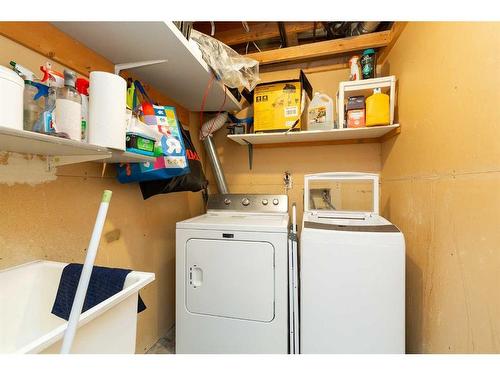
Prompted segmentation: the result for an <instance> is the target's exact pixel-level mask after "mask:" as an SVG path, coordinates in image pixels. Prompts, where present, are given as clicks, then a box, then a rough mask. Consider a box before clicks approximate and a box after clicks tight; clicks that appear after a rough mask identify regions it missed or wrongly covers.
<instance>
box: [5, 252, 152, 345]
mask: <svg viewBox="0 0 500 375" xmlns="http://www.w3.org/2000/svg"><path fill="white" fill-rule="evenodd" d="M66 265H67V263H58V262H50V261H34V262H30V263H26V264H22V265H20V266H16V267H13V268H9V269H6V270H2V271H0V353H59V350H60V347H61V344H62V337H63V335H64V332H65V331H66V328H67V325H68V322H67V321H66V320H64V319H61V318H59V317H57V316H55V315H53V314H51V311H52V305H53V304H54V299H55V296H56V293H57V288H58V286H59V279H60V277H61V273H62V270H63V268H64V267H65V266H66ZM154 278H155V275H154V273H146V272H137V271H132V272H130V273H129V274H128V275H127V278H126V279H125V285H124V286H123V290H122V291H121V292H119V293H117V294H115V295H113V296H112V297H110V298H108V299H107V300H105V301H103V302H101V303H100V304H98V305H97V306H94V307H93V308H91V309H89V310H87V311H86V312H84V313H83V314H81V316H80V322H79V324H78V327H79V328H78V331H77V332H76V336H75V340H74V342H73V346H72V350H71V352H72V353H125V354H132V353H135V336H136V326H137V296H138V292H139V290H140V289H141V288H143V287H144V286H145V285H147V284H149V283H150V282H152V281H153V280H154Z"/></svg>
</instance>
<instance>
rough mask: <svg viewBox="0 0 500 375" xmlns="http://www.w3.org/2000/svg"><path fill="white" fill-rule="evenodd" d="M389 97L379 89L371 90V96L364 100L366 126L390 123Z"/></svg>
mask: <svg viewBox="0 0 500 375" xmlns="http://www.w3.org/2000/svg"><path fill="white" fill-rule="evenodd" d="M389 108H390V107H389V95H387V94H383V93H382V92H381V90H380V88H377V89H374V90H373V95H370V96H369V97H368V98H366V126H375V125H388V124H389V123H390V121H391V119H390V110H389Z"/></svg>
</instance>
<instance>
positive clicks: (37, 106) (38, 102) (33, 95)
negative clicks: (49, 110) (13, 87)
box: [10, 61, 48, 131]
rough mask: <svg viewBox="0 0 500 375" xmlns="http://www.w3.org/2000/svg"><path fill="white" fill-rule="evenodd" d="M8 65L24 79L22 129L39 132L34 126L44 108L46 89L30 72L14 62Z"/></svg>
mask: <svg viewBox="0 0 500 375" xmlns="http://www.w3.org/2000/svg"><path fill="white" fill-rule="evenodd" d="M10 65H11V66H12V68H13V69H14V71H15V72H16V73H17V74H19V75H20V76H21V77H22V78H23V79H24V94H23V96H24V97H23V129H24V130H29V131H40V129H37V125H36V124H37V122H38V119H39V118H40V116H41V114H42V112H43V109H44V107H45V102H46V99H47V96H48V87H47V86H45V85H44V84H42V83H40V82H38V78H37V77H36V76H35V74H34V73H33V72H32V71H31V70H29V69H27V68H25V67H24V66H22V65H20V64H18V63H16V62H15V61H11V62H10Z"/></svg>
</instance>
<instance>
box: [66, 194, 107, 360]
mask: <svg viewBox="0 0 500 375" xmlns="http://www.w3.org/2000/svg"><path fill="white" fill-rule="evenodd" d="M111 194H112V192H111V190H104V193H103V195H102V200H101V205H100V206H99V211H98V212H97V218H96V221H95V224H94V230H93V231H92V237H91V238H90V242H89V246H88V249H87V256H86V257H85V263H84V264H83V268H82V274H81V275H80V281H78V288H77V289H76V294H75V299H74V301H73V306H72V307H71V313H70V314H69V320H68V328H67V329H66V332H65V334H64V339H63V343H62V347H61V354H68V353H69V352H70V350H71V345H72V344H73V339H74V338H75V333H76V329H77V328H78V321H79V320H80V314H81V312H82V308H83V303H84V302H85V296H86V295H87V288H88V286H89V281H90V276H91V274H92V268H93V267H94V261H95V257H96V255H97V249H98V247H99V242H100V240H101V234H102V230H103V228H104V222H105V221H106V214H107V213H108V207H109V201H110V200H111Z"/></svg>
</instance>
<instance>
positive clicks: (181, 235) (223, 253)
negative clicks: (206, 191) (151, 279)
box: [176, 194, 290, 353]
mask: <svg viewBox="0 0 500 375" xmlns="http://www.w3.org/2000/svg"><path fill="white" fill-rule="evenodd" d="M288 220H289V218H288V200H287V196H286V195H239V194H227V195H219V196H211V197H210V198H209V201H208V210H207V213H206V214H204V215H201V216H198V217H195V218H192V219H188V220H185V221H181V222H179V223H177V231H176V236H177V237H176V257H177V258H176V292H177V293H176V352H177V353H288V350H289V348H288V345H289V334H290V332H289V324H288V272H289V271H288V253H287V252H288Z"/></svg>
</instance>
